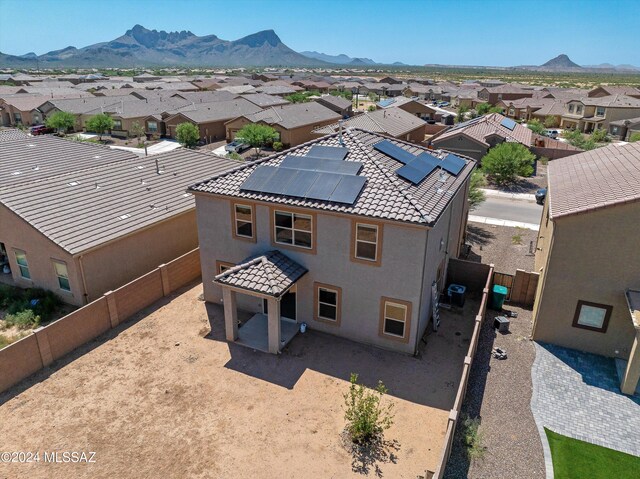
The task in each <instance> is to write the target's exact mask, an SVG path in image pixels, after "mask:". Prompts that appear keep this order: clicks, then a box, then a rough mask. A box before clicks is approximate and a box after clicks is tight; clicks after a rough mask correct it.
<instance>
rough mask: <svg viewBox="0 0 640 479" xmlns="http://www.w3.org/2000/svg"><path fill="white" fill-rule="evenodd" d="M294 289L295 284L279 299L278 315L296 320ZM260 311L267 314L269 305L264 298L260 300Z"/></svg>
mask: <svg viewBox="0 0 640 479" xmlns="http://www.w3.org/2000/svg"><path fill="white" fill-rule="evenodd" d="M296 310H297V303H296V289H295V286H294V287H293V288H291V289H290V290H289V291H287V292H286V293H285V294H284V295H283V296H282V298H281V299H280V317H281V318H287V319H291V320H293V321H296V317H297V314H296V313H297V311H296ZM262 311H263V313H264V314H269V307H268V303H267V300H266V299H263V300H262Z"/></svg>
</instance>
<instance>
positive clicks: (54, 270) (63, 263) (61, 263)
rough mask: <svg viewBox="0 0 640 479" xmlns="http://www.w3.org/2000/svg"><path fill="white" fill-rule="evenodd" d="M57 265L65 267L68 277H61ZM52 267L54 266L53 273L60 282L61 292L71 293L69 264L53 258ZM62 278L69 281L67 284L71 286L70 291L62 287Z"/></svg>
mask: <svg viewBox="0 0 640 479" xmlns="http://www.w3.org/2000/svg"><path fill="white" fill-rule="evenodd" d="M56 264H60V265H62V266H64V269H65V270H66V272H67V277H66V278H64V276H60V275H59V274H58V269H57V268H56ZM51 266H53V273H54V274H55V275H56V279H57V280H58V289H59V290H60V291H62V292H63V293H71V280H70V279H69V268H68V266H67V262H66V261H62V260H60V259H55V258H51ZM60 278H64V279H66V280H67V283H68V284H69V289H66V288H63V287H62V285H61V284H60Z"/></svg>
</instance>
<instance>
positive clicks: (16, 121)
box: [0, 94, 48, 126]
mask: <svg viewBox="0 0 640 479" xmlns="http://www.w3.org/2000/svg"><path fill="white" fill-rule="evenodd" d="M47 100H48V98H47V97H45V96H42V95H28V94H18V95H5V96H4V97H3V98H0V113H1V116H2V122H1V124H2V126H16V125H24V126H31V125H40V124H42V122H43V114H42V112H41V111H40V110H39V109H38V108H39V107H40V106H41V105H42V104H43V103H45V102H46V101H47Z"/></svg>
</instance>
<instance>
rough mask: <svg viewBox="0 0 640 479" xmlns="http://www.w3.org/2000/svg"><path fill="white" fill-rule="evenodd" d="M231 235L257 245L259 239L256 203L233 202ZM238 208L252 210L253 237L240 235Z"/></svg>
mask: <svg viewBox="0 0 640 479" xmlns="http://www.w3.org/2000/svg"><path fill="white" fill-rule="evenodd" d="M230 204H231V234H232V235H233V237H234V238H235V239H239V240H243V241H249V242H251V243H255V242H256V239H257V237H258V235H257V232H256V207H255V203H250V202H246V201H231V202H230ZM236 206H242V207H245V208H249V209H250V210H251V234H252V236H246V235H241V234H238V218H237V216H236Z"/></svg>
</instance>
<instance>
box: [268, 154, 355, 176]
mask: <svg viewBox="0 0 640 479" xmlns="http://www.w3.org/2000/svg"><path fill="white" fill-rule="evenodd" d="M280 166H281V167H284V168H297V169H300V170H309V171H324V172H325V173H341V174H344V175H357V174H358V173H359V172H360V170H361V169H362V166H363V165H362V163H359V162H356V161H338V160H326V159H323V158H315V157H310V156H293V155H288V156H286V157H285V158H284V160H282V163H280Z"/></svg>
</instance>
